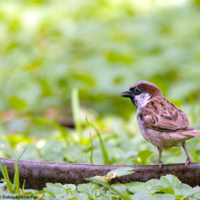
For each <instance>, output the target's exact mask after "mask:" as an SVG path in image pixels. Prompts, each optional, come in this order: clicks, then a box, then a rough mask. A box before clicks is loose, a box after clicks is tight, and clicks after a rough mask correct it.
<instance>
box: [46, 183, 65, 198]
mask: <svg viewBox="0 0 200 200" xmlns="http://www.w3.org/2000/svg"><path fill="white" fill-rule="evenodd" d="M46 186H47V187H45V188H44V190H45V191H48V192H50V194H52V195H53V196H55V197H56V198H61V197H64V196H65V195H66V194H67V193H66V190H65V188H64V187H63V185H62V184H60V183H55V184H53V183H46Z"/></svg>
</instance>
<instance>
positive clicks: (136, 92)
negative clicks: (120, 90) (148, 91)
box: [130, 87, 142, 95]
mask: <svg viewBox="0 0 200 200" xmlns="http://www.w3.org/2000/svg"><path fill="white" fill-rule="evenodd" d="M130 90H131V92H133V93H134V94H136V95H137V94H140V93H141V92H142V90H141V89H140V88H138V87H134V88H131V89H130Z"/></svg>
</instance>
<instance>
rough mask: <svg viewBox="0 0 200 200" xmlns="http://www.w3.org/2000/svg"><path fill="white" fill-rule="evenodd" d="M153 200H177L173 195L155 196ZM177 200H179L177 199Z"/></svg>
mask: <svg viewBox="0 0 200 200" xmlns="http://www.w3.org/2000/svg"><path fill="white" fill-rule="evenodd" d="M152 197H153V200H175V199H176V197H175V196H173V195H172V194H154V195H153V196H152ZM176 200H177V199H176Z"/></svg>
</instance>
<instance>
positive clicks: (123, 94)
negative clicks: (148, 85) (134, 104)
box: [120, 89, 132, 97]
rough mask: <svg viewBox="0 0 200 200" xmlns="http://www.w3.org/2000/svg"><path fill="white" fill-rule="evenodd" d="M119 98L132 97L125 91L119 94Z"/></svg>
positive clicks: (129, 92) (128, 91)
mask: <svg viewBox="0 0 200 200" xmlns="http://www.w3.org/2000/svg"><path fill="white" fill-rule="evenodd" d="M120 96H121V97H131V96H132V93H131V91H130V90H129V89H127V90H124V91H123V92H122V93H121V94H120Z"/></svg>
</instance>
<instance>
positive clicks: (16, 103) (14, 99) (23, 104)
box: [9, 97, 26, 110]
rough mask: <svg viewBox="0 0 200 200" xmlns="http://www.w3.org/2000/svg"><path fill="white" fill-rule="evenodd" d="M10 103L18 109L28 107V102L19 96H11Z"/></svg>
mask: <svg viewBox="0 0 200 200" xmlns="http://www.w3.org/2000/svg"><path fill="white" fill-rule="evenodd" d="M9 105H10V106H12V107H13V108H14V109H16V110H23V109H25V108H26V102H25V101H24V100H23V99H20V98H18V97H11V98H10V99H9Z"/></svg>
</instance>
